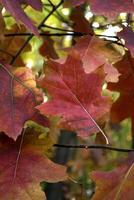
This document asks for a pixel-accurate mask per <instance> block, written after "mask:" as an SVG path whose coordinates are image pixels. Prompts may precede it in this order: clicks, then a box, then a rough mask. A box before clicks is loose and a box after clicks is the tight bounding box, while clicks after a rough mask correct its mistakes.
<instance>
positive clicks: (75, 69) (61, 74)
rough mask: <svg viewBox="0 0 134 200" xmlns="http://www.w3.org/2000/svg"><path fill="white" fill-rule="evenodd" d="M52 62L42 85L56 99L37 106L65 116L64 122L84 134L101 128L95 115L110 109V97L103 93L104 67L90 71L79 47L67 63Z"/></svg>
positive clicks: (50, 113)
mask: <svg viewBox="0 0 134 200" xmlns="http://www.w3.org/2000/svg"><path fill="white" fill-rule="evenodd" d="M49 65H50V66H49V68H48V71H47V72H46V76H45V78H43V79H42V80H41V82H40V85H41V87H42V88H44V89H46V90H47V91H48V92H49V94H50V95H51V96H52V99H51V100H50V101H49V102H47V103H43V104H42V105H39V106H37V109H39V110H40V112H41V113H42V114H45V115H60V116H62V118H63V119H62V120H61V124H62V125H63V126H64V125H65V124H68V126H69V127H71V129H72V130H75V131H77V132H78V135H79V136H81V137H88V136H89V135H90V134H91V133H93V132H94V131H98V126H97V124H96V122H95V121H94V119H95V120H99V119H100V118H101V117H103V116H104V114H106V113H107V112H108V110H109V104H108V100H107V98H106V97H102V96H101V89H102V82H103V80H104V75H103V73H102V72H100V71H101V70H98V71H94V72H92V73H90V74H86V73H85V72H84V70H83V67H82V62H81V59H80V57H79V54H78V53H77V52H76V51H72V53H71V55H69V57H68V58H67V60H66V62H65V63H64V64H60V63H56V62H54V61H51V62H50V63H49ZM50 67H51V70H50ZM64 122H65V123H64Z"/></svg>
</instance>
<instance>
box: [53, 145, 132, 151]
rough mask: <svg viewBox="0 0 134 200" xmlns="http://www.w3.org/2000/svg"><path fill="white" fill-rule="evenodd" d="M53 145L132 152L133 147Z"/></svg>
mask: <svg viewBox="0 0 134 200" xmlns="http://www.w3.org/2000/svg"><path fill="white" fill-rule="evenodd" d="M53 146H54V147H61V148H77V149H106V150H110V151H119V152H126V153H128V152H133V151H134V149H127V148H118V147H112V146H108V145H84V144H80V145H67V144H54V145H53Z"/></svg>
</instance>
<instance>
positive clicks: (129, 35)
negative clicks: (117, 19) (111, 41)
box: [118, 27, 134, 56]
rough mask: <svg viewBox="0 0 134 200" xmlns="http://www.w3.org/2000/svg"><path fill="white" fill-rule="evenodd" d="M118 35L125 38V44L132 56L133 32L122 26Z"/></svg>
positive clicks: (133, 47)
mask: <svg viewBox="0 0 134 200" xmlns="http://www.w3.org/2000/svg"><path fill="white" fill-rule="evenodd" d="M118 36H119V37H121V38H123V39H124V40H125V46H126V47H127V48H128V49H129V50H130V52H131V54H132V56H134V40H133V38H134V32H133V31H132V29H131V28H129V27H127V28H126V27H124V28H123V30H122V31H121V32H119V33H118Z"/></svg>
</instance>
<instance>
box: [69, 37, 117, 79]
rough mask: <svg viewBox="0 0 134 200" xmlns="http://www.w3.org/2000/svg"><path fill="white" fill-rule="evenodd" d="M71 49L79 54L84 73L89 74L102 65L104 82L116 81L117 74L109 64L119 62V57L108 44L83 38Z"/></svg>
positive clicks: (96, 39)
mask: <svg viewBox="0 0 134 200" xmlns="http://www.w3.org/2000/svg"><path fill="white" fill-rule="evenodd" d="M73 48H74V49H75V50H77V51H78V52H79V54H80V56H81V59H82V62H83V67H84V70H85V72H86V73H90V72H92V71H94V70H96V69H97V68H98V67H100V66H102V65H103V66H104V71H105V73H106V81H108V82H117V81H118V76H119V73H118V71H117V69H115V68H114V67H113V66H112V64H111V63H112V62H113V61H114V62H115V61H116V60H119V59H120V57H121V55H120V54H119V53H118V52H116V51H115V50H113V49H112V47H110V45H108V42H105V41H103V40H101V39H99V38H96V37H91V36H85V37H83V38H81V39H79V40H78V41H77V43H76V45H75V46H74V47H73Z"/></svg>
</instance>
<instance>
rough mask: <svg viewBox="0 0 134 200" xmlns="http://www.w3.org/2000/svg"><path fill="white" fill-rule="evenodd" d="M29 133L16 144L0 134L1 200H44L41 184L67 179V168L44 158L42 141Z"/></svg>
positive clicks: (23, 135) (36, 135)
mask: <svg viewBox="0 0 134 200" xmlns="http://www.w3.org/2000/svg"><path fill="white" fill-rule="evenodd" d="M31 132H32V133H31ZM31 132H26V133H25V134H24V132H23V134H22V136H21V137H19V138H18V139H17V141H16V142H14V141H13V140H12V139H9V138H8V137H7V136H5V135H2V134H1V135H0V172H1V173H0V200H11V199H12V200H29V199H33V200H37V199H38V200H44V199H46V198H45V194H44V192H43V191H42V190H41V188H40V182H42V181H47V182H58V181H63V180H65V179H66V178H67V175H66V167H64V166H61V165H58V164H56V163H53V162H52V161H51V160H49V159H48V158H47V157H46V156H45V155H43V152H44V144H45V143H44V141H43V140H42V139H39V138H38V137H39V136H38V134H37V133H35V132H33V130H32V131H31Z"/></svg>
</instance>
